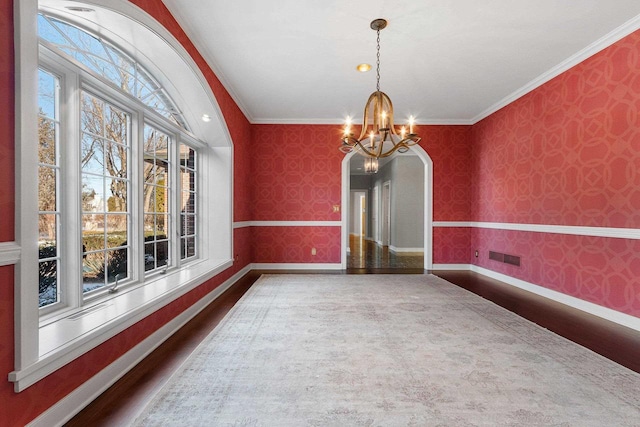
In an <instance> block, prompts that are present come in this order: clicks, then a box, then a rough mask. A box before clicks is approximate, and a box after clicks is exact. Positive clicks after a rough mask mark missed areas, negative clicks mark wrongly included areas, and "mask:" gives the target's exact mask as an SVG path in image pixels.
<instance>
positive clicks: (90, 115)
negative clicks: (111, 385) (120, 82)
mask: <svg viewBox="0 0 640 427" xmlns="http://www.w3.org/2000/svg"><path fill="white" fill-rule="evenodd" d="M103 113H104V102H102V101H101V100H100V99H98V98H96V97H94V96H91V95H89V94H88V93H86V92H85V93H83V94H82V120H81V121H82V132H86V133H90V134H92V135H96V136H104V122H103Z"/></svg>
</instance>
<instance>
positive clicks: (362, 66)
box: [356, 64, 371, 73]
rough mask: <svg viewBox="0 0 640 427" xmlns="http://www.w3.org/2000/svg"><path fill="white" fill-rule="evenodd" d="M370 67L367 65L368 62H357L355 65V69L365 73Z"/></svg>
mask: <svg viewBox="0 0 640 427" xmlns="http://www.w3.org/2000/svg"><path fill="white" fill-rule="evenodd" d="M370 69H371V65H369V64H359V65H358V66H357V67H356V70H358V71H360V72H361V73H366V72H367V71H369V70H370Z"/></svg>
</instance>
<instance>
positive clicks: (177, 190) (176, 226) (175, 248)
mask: <svg viewBox="0 0 640 427" xmlns="http://www.w3.org/2000/svg"><path fill="white" fill-rule="evenodd" d="M181 142H182V141H181V138H180V135H176V136H175V138H174V143H173V147H172V150H171V157H170V160H171V165H172V167H171V182H172V185H171V191H170V194H171V197H170V208H169V214H170V218H171V236H170V243H171V261H172V263H171V266H172V267H180V264H181V259H180V244H181V243H182V242H181V239H180V208H179V201H180V199H181V191H182V182H181V181H180V144H181Z"/></svg>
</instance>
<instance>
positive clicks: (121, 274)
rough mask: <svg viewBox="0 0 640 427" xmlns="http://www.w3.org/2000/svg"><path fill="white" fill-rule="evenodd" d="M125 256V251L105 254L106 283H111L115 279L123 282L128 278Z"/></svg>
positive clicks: (120, 250) (126, 252)
mask: <svg viewBox="0 0 640 427" xmlns="http://www.w3.org/2000/svg"><path fill="white" fill-rule="evenodd" d="M127 254H128V251H127V249H117V250H115V251H109V252H107V283H113V282H115V281H116V279H117V280H124V279H126V278H127V277H128V272H127V264H128V263H127V261H128V259H127Z"/></svg>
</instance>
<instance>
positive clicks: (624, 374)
mask: <svg viewBox="0 0 640 427" xmlns="http://www.w3.org/2000/svg"><path fill="white" fill-rule="evenodd" d="M134 423H135V425H138V426H269V427H272V426H456V427H464V426H597V427H602V426H629V427H631V426H636V427H637V426H640V375H638V374H636V373H635V372H633V371H631V370H628V369H626V368H624V367H622V366H620V365H618V364H616V363H614V362H611V361H609V360H608V359H605V358H603V357H601V356H599V355H597V354H595V353H593V352H591V351H589V350H587V349H585V348H583V347H581V346H579V345H577V344H574V343H572V342H570V341H568V340H566V339H564V338H562V337H559V336H558V335H555V334H553V333H551V332H549V331H547V330H545V329H543V328H541V327H538V326H537V325H535V324H533V323H531V322H529V321H527V320H524V319H522V318H520V317H518V316H517V315H515V314H513V313H511V312H509V311H507V310H505V309H502V308H501V307H499V306H497V305H495V304H493V303H491V302H489V301H486V300H484V299H482V298H481V297H479V296H477V295H474V294H472V293H470V292H467V291H465V290H463V289H461V288H459V287H457V286H455V285H452V284H450V283H448V282H446V281H444V280H442V279H440V278H437V277H435V276H431V275H266V276H263V277H261V278H260V279H259V280H258V281H257V282H256V283H255V284H254V286H253V287H252V288H251V289H250V290H249V291H248V292H247V293H246V294H245V295H244V296H243V297H242V298H241V300H240V301H239V302H238V303H237V305H236V306H235V307H234V308H233V309H232V310H231V311H230V312H229V313H228V314H227V316H226V317H225V318H224V319H223V321H222V322H221V323H220V324H219V325H218V326H217V327H216V328H215V330H213V331H212V333H211V334H210V335H209V336H208V337H207V338H206V339H205V340H204V341H203V342H202V344H201V345H200V346H199V347H198V348H197V349H196V350H195V351H194V353H193V354H192V355H191V356H190V357H189V359H188V360H187V361H186V362H185V363H184V364H183V366H182V367H181V368H180V369H179V370H178V372H176V374H175V375H174V376H173V377H172V378H171V379H170V380H169V382H168V383H167V384H166V385H165V387H164V388H163V389H161V390H160V391H159V392H158V394H157V395H156V396H155V398H154V399H153V400H152V401H151V402H150V404H149V405H148V407H147V408H145V410H144V412H143V413H142V414H141V415H140V416H139V417H138V418H137V419H136V420H135V422H134Z"/></svg>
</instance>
